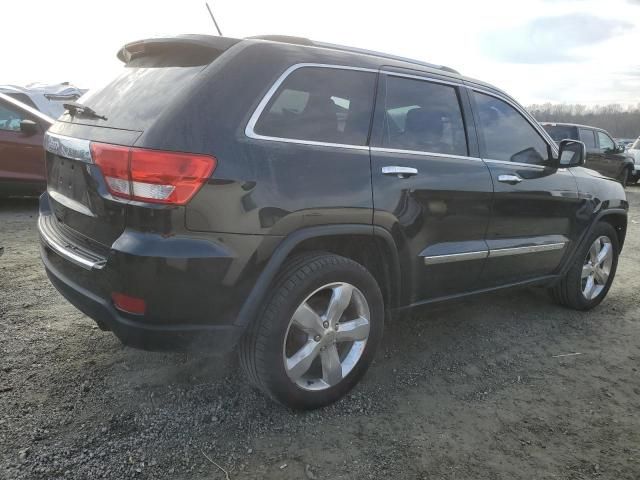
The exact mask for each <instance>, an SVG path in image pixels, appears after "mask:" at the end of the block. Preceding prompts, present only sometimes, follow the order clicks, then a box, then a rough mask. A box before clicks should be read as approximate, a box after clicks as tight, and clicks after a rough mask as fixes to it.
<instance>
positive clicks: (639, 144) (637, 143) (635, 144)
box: [629, 137, 640, 150]
mask: <svg viewBox="0 0 640 480" xmlns="http://www.w3.org/2000/svg"><path fill="white" fill-rule="evenodd" d="M629 148H630V149H633V150H640V137H638V138H637V140H636V141H635V142H633V145H631V146H630V147H629Z"/></svg>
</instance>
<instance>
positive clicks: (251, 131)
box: [244, 63, 378, 150]
mask: <svg viewBox="0 0 640 480" xmlns="http://www.w3.org/2000/svg"><path fill="white" fill-rule="evenodd" d="M308 67H311V68H333V69H336V70H353V71H357V72H367V73H376V74H377V73H378V70H375V69H372V68H363V67H351V66H348V65H332V64H326V63H296V64H295V65H292V66H290V67H289V68H287V69H286V70H285V71H284V72H283V73H282V75H280V76H279V77H278V79H277V80H276V81H275V82H274V83H273V85H271V87H270V88H269V90H267V93H265V95H264V97H262V100H260V103H259V104H258V106H257V107H256V109H255V110H254V112H253V114H252V115H251V117H250V118H249V122H248V123H247V126H246V127H245V129H244V134H245V135H246V136H247V137H249V138H253V139H255V140H268V141H271V142H284V143H296V144H299V145H314V146H319V147H337V148H350V149H353V150H369V146H368V145H351V144H348V143H330V142H319V141H315V140H303V139H298V138H287V137H272V136H269V135H260V134H259V133H256V132H255V126H256V123H258V120H259V119H260V116H261V115H262V113H263V111H264V109H265V108H266V107H267V104H268V103H269V101H270V100H271V98H272V97H273V95H275V93H276V92H277V91H278V88H280V86H281V85H282V84H283V83H284V81H285V80H286V79H287V77H288V76H289V75H291V74H292V73H293V72H295V71H296V70H299V69H301V68H308ZM372 113H373V112H372Z"/></svg>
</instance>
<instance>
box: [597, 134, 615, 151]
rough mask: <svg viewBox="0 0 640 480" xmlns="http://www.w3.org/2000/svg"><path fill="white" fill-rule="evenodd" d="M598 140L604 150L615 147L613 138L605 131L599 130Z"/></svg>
mask: <svg viewBox="0 0 640 480" xmlns="http://www.w3.org/2000/svg"><path fill="white" fill-rule="evenodd" d="M598 142H599V143H600V149H601V150H602V151H604V152H606V151H607V150H613V149H614V143H613V140H611V138H609V135H607V134H606V133H604V132H598Z"/></svg>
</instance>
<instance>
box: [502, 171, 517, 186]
mask: <svg viewBox="0 0 640 480" xmlns="http://www.w3.org/2000/svg"><path fill="white" fill-rule="evenodd" d="M498 181H499V182H502V183H510V184H512V185H513V184H516V183H520V182H521V181H522V178H520V175H513V174H510V173H508V174H504V175H498Z"/></svg>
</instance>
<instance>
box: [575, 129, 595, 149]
mask: <svg viewBox="0 0 640 480" xmlns="http://www.w3.org/2000/svg"><path fill="white" fill-rule="evenodd" d="M578 131H579V133H580V141H581V142H582V143H584V144H585V146H586V147H587V148H596V137H594V136H593V130H589V129H588V128H580V129H579V130H578Z"/></svg>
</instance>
